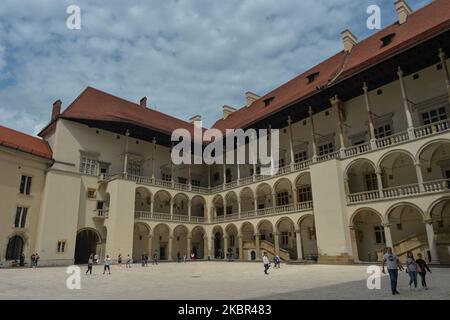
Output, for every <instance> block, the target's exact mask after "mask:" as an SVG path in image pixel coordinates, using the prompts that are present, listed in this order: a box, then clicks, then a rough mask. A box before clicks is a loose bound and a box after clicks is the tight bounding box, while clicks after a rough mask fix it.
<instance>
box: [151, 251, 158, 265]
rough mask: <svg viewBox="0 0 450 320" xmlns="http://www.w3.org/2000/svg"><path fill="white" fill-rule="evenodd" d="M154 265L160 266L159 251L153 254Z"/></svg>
mask: <svg viewBox="0 0 450 320" xmlns="http://www.w3.org/2000/svg"><path fill="white" fill-rule="evenodd" d="M152 264H153V265H155V264H156V265H158V251H156V250H155V253H154V254H153V261H152Z"/></svg>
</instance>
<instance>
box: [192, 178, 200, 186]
mask: <svg viewBox="0 0 450 320" xmlns="http://www.w3.org/2000/svg"><path fill="white" fill-rule="evenodd" d="M191 184H192V185H193V186H194V187H200V180H194V179H192V180H191Z"/></svg>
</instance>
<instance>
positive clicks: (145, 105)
mask: <svg viewBox="0 0 450 320" xmlns="http://www.w3.org/2000/svg"><path fill="white" fill-rule="evenodd" d="M139 104H140V106H141V107H142V108H147V97H143V98H142V99H141V100H140V101H139Z"/></svg>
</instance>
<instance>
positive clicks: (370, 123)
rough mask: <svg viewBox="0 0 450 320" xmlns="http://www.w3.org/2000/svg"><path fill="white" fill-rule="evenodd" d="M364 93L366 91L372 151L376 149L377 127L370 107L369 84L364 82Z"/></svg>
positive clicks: (365, 97) (365, 98)
mask: <svg viewBox="0 0 450 320" xmlns="http://www.w3.org/2000/svg"><path fill="white" fill-rule="evenodd" d="M363 91H364V101H365V103H366V111H367V118H368V121H369V122H368V123H369V139H370V145H371V147H372V149H376V147H377V145H376V138H375V126H374V124H373V113H372V108H371V106H370V100H369V88H368V87H367V84H366V83H365V82H364V85H363Z"/></svg>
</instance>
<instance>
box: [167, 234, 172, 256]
mask: <svg viewBox="0 0 450 320" xmlns="http://www.w3.org/2000/svg"><path fill="white" fill-rule="evenodd" d="M168 246H169V248H168V250H167V251H168V257H167V260H169V261H172V249H173V248H172V247H173V236H169V244H168Z"/></svg>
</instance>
